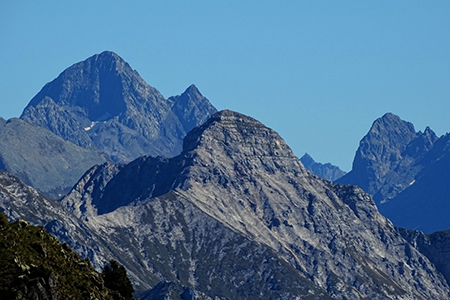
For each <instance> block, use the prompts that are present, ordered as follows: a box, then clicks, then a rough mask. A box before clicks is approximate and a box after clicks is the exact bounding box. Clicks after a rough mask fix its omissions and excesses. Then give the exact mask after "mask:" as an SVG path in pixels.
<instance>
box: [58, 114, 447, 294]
mask: <svg viewBox="0 0 450 300" xmlns="http://www.w3.org/2000/svg"><path fill="white" fill-rule="evenodd" d="M62 204H63V205H64V206H66V207H68V208H69V209H70V210H71V211H72V212H74V213H75V215H76V216H78V217H79V218H80V219H83V220H86V224H87V225H88V226H89V227H90V228H94V229H93V230H94V231H95V232H96V233H97V234H98V235H99V236H108V239H110V242H109V244H111V245H120V246H118V247H117V249H123V250H120V252H117V253H116V254H117V255H118V257H120V261H121V263H123V264H124V265H125V266H133V265H134V266H135V265H136V264H140V265H141V266H142V267H143V269H144V271H143V272H150V274H152V275H150V274H148V275H147V276H146V277H145V278H146V279H147V280H148V281H151V282H152V284H153V285H155V284H157V283H158V282H160V281H168V282H174V283H176V284H178V286H183V287H189V288H190V289H192V290H193V291H196V292H198V293H199V294H200V293H201V294H204V295H206V296H208V297H210V298H213V299H214V298H219V299H238V298H243V299H261V298H263V299H327V298H332V299H448V297H449V287H448V285H447V282H446V281H445V279H444V278H443V277H442V275H441V274H440V273H439V272H438V271H437V270H436V269H435V267H434V266H433V264H432V263H431V262H430V261H429V260H428V259H427V258H426V257H425V256H424V255H423V254H421V253H420V252H419V251H417V250H416V249H415V248H414V247H413V246H411V244H410V243H408V242H407V241H406V240H405V239H404V238H403V237H402V236H401V235H400V234H399V233H398V231H397V230H396V229H395V228H394V227H393V225H392V223H390V222H389V221H388V220H387V219H386V218H384V217H383V216H382V215H380V214H379V213H378V210H377V208H376V206H375V203H374V202H373V201H372V199H371V198H370V197H369V196H368V195H367V194H365V193H364V192H363V191H362V190H361V189H359V188H357V187H356V186H342V185H338V184H334V183H331V182H329V181H325V180H322V179H320V178H319V177H317V176H315V175H313V174H312V173H311V172H309V171H308V170H306V169H305V168H304V167H303V166H302V164H301V162H300V161H299V160H298V158H296V157H295V155H294V154H293V152H292V151H291V149H290V148H289V147H288V146H287V145H286V143H285V142H284V141H283V140H282V139H281V137H280V136H279V135H278V134H277V133H276V132H274V131H273V130H271V129H269V128H267V127H265V126H264V125H263V124H261V123H260V122H258V121H256V120H254V119H252V118H250V117H247V116H244V115H241V114H238V113H235V112H231V111H222V112H219V113H216V114H214V115H213V116H212V117H211V118H210V119H209V120H208V121H207V122H206V123H205V124H203V125H201V126H199V127H196V128H195V129H194V130H192V131H191V132H190V133H189V134H188V135H187V136H186V137H185V139H184V142H183V151H182V153H181V154H180V155H178V156H176V157H174V158H171V159H163V158H151V157H142V158H139V159H137V160H135V161H133V162H131V163H130V164H127V165H111V164H105V165H102V166H97V167H95V168H93V169H92V170H91V171H90V172H88V173H86V175H85V176H84V178H82V179H81V180H80V182H79V183H78V184H77V185H76V186H75V187H74V189H73V190H72V192H71V193H70V194H69V195H68V196H67V197H65V198H64V199H63V200H62ZM143 278H144V277H143Z"/></svg>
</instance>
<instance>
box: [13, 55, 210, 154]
mask: <svg viewBox="0 0 450 300" xmlns="http://www.w3.org/2000/svg"><path fill="white" fill-rule="evenodd" d="M216 111H217V110H216V109H215V108H214V106H212V105H211V103H210V102H209V101H208V99H206V98H205V97H204V96H203V95H202V94H201V93H200V92H199V91H198V89H197V88H196V87H195V85H191V86H190V87H188V89H187V90H186V91H185V92H184V93H183V94H182V95H180V96H175V97H171V98H169V99H165V98H164V97H163V96H162V95H161V93H160V92H159V91H158V90H157V89H155V88H154V87H152V86H150V85H149V84H148V83H146V82H145V81H144V79H142V77H141V76H140V75H139V74H138V72H136V71H135V70H133V69H132V68H131V67H130V66H129V65H128V63H127V62H125V61H124V60H123V59H122V58H121V57H120V56H119V55H117V54H116V53H114V52H111V51H104V52H102V53H100V54H96V55H93V56H91V57H89V58H87V59H86V60H84V61H81V62H78V63H76V64H74V65H72V66H70V67H69V68H67V69H65V70H64V71H63V72H62V73H61V74H60V75H59V76H58V77H57V78H56V79H54V80H53V81H51V82H50V83H47V84H46V85H45V86H44V87H43V88H42V89H41V91H40V92H39V93H38V94H37V95H36V96H35V97H34V98H33V99H32V100H31V101H30V103H29V104H28V106H27V107H26V108H25V109H24V111H23V113H22V115H21V117H20V118H21V119H23V120H25V121H27V122H29V123H32V124H35V125H38V126H42V127H45V128H47V129H49V130H50V131H52V132H54V133H56V134H57V135H59V136H61V137H63V138H64V139H67V140H70V141H71V142H73V143H75V144H77V145H79V146H82V147H95V148H97V149H98V150H100V151H102V152H105V153H107V154H108V155H109V156H110V157H111V159H112V160H113V161H131V160H133V159H135V158H137V157H139V156H142V155H151V156H158V155H162V156H166V157H171V156H174V155H177V154H178V153H180V151H181V145H182V139H183V137H184V136H185V135H186V133H187V132H189V131H190V130H191V129H192V128H194V127H196V126H198V125H200V124H203V122H204V121H206V119H207V118H208V117H209V116H210V115H211V114H213V113H215V112H216Z"/></svg>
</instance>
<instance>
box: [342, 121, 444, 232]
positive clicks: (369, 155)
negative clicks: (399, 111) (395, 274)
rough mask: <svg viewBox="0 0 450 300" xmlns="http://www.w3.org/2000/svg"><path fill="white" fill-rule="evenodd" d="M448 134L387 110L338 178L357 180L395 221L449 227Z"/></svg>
mask: <svg viewBox="0 0 450 300" xmlns="http://www.w3.org/2000/svg"><path fill="white" fill-rule="evenodd" d="M449 140H450V136H449V135H448V134H447V135H444V136H442V137H440V138H438V137H437V136H436V134H435V133H434V132H433V131H432V130H431V129H430V128H428V127H427V128H426V129H425V131H424V132H420V131H419V132H416V131H415V130H414V126H413V125H412V124H411V123H409V122H406V121H403V120H401V119H400V118H399V117H398V116H395V115H393V114H386V115H384V116H383V117H382V118H380V119H378V120H376V121H375V122H374V124H373V125H372V128H371V129H370V131H369V133H368V134H367V135H366V136H365V137H364V138H363V139H362V140H361V143H360V147H359V148H358V150H357V152H356V155H355V159H354V162H353V169H352V171H351V172H349V173H348V174H347V175H345V176H344V177H342V178H340V179H338V180H337V182H338V183H344V184H356V185H358V186H360V187H361V188H362V189H364V190H365V191H366V192H368V193H369V194H370V195H372V196H373V198H374V200H375V202H376V204H377V205H378V208H379V210H380V212H381V213H382V214H383V215H385V216H386V217H388V218H389V219H390V220H392V221H393V222H394V224H395V225H396V226H400V227H405V228H409V229H419V230H421V231H424V232H426V233H431V232H434V231H437V230H444V229H448V228H450V220H449V219H448V217H447V216H448V212H449V211H450V202H449V201H447V200H446V199H448V195H449V193H450V187H449V185H448V184H447V183H448V181H449V180H450V177H449V175H448V170H449V168H450V153H449V151H450V150H449V149H450V147H449Z"/></svg>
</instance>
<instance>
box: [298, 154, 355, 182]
mask: <svg viewBox="0 0 450 300" xmlns="http://www.w3.org/2000/svg"><path fill="white" fill-rule="evenodd" d="M300 161H301V162H302V164H303V166H304V167H305V168H307V169H308V170H310V171H311V172H313V173H314V174H316V175H317V176H319V177H320V178H323V179H326V180H329V181H335V180H337V179H339V178H341V177H342V176H344V175H345V174H347V173H346V172H344V171H342V170H341V169H339V167H337V166H334V165H332V164H330V163H326V164H322V163H318V162H316V161H314V159H313V158H312V157H311V155H309V154H308V153H305V155H303V156H302V157H301V158H300Z"/></svg>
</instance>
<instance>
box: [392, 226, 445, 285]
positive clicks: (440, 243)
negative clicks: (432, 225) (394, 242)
mask: <svg viewBox="0 0 450 300" xmlns="http://www.w3.org/2000/svg"><path fill="white" fill-rule="evenodd" d="M398 230H399V232H400V234H401V235H402V236H403V237H404V238H405V239H406V240H407V241H408V242H409V243H410V244H411V245H412V246H413V247H414V248H416V249H418V250H419V251H420V252H422V253H423V254H424V255H425V256H426V257H427V258H428V259H429V260H430V261H431V262H432V263H433V264H434V265H435V266H436V268H437V269H438V270H439V271H440V272H441V273H442V274H443V275H444V277H445V278H446V279H447V282H450V263H449V262H450V252H449V251H448V249H450V230H445V231H438V232H435V233H433V234H424V233H422V232H420V231H417V230H409V229H403V228H399V229H398Z"/></svg>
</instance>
